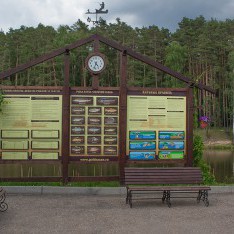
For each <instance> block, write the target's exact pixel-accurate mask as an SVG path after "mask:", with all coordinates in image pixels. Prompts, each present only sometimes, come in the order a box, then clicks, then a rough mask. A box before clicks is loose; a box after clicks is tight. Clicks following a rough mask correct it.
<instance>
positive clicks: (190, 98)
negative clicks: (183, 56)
mask: <svg viewBox="0 0 234 234" xmlns="http://www.w3.org/2000/svg"><path fill="white" fill-rule="evenodd" d="M193 113H194V100H193V85H192V84H191V85H190V86H189V88H188V91H187V127H186V132H187V134H186V143H187V144H186V146H187V162H186V166H189V167H191V166H192V165H193V121H194V120H193Z"/></svg>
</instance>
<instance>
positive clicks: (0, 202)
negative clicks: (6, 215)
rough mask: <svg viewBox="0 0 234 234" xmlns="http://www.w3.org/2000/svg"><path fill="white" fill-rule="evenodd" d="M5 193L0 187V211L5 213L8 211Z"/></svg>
mask: <svg viewBox="0 0 234 234" xmlns="http://www.w3.org/2000/svg"><path fill="white" fill-rule="evenodd" d="M5 199H6V192H5V191H4V190H3V188H2V187H0V211H1V212H3V211H6V210H7V209H8V205H7V204H6V202H5Z"/></svg>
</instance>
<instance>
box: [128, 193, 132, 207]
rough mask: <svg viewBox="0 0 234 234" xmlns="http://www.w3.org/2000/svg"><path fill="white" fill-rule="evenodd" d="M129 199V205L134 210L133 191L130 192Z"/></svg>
mask: <svg viewBox="0 0 234 234" xmlns="http://www.w3.org/2000/svg"><path fill="white" fill-rule="evenodd" d="M128 196H129V199H128V203H129V205H130V208H132V191H130V192H129V195H128Z"/></svg>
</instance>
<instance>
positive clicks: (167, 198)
mask: <svg viewBox="0 0 234 234" xmlns="http://www.w3.org/2000/svg"><path fill="white" fill-rule="evenodd" d="M170 198H171V193H170V191H166V202H167V205H168V207H169V208H170V207H171V202H170Z"/></svg>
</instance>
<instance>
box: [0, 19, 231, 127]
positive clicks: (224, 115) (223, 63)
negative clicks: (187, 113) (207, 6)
mask: <svg viewBox="0 0 234 234" xmlns="http://www.w3.org/2000/svg"><path fill="white" fill-rule="evenodd" d="M178 25H179V28H178V29H177V30H176V32H174V33H171V32H170V31H169V30H168V29H165V28H161V29H160V28H159V27H158V26H156V25H151V26H148V27H145V26H144V27H142V28H133V27H131V26H130V25H128V24H127V23H125V22H122V21H121V19H120V18H117V19H116V21H115V22H114V23H109V24H108V23H107V22H106V21H104V20H102V21H101V23H100V25H98V26H96V27H91V28H89V27H88V25H87V24H86V23H84V22H82V21H81V20H79V19H78V20H77V22H75V23H74V24H72V25H60V26H59V27H58V28H57V29H54V28H53V27H51V26H45V25H43V24H39V25H38V26H37V27H35V28H34V27H26V26H21V27H20V28H18V29H13V28H10V30H9V31H8V32H7V33H4V32H3V31H0V71H6V70H8V69H10V68H13V67H16V66H18V65H20V64H24V63H26V62H29V61H31V60H33V59H35V58H37V57H39V56H41V55H43V54H45V53H49V52H52V51H53V50H55V49H58V48H61V47H65V46H66V45H67V44H71V43H74V42H76V41H77V40H80V39H82V38H86V37H88V36H90V35H91V34H96V33H98V34H100V35H103V36H105V37H107V38H109V39H112V40H114V41H117V42H118V43H120V44H123V45H124V46H128V47H130V48H132V49H133V50H134V51H136V52H138V53H140V54H143V55H145V56H147V57H150V58H151V59H153V60H155V61H158V62H159V63H161V64H162V65H165V66H167V67H168V68H170V69H171V70H174V71H177V72H180V73H182V74H183V75H184V76H186V77H188V78H191V79H192V80H193V81H194V82H200V83H202V84H204V85H208V86H211V87H212V88H213V89H216V90H218V91H219V92H218V97H217V98H215V97H213V96H211V95H209V94H208V92H203V93H202V94H201V92H200V91H195V92H194V101H195V103H194V104H195V109H196V107H197V106H199V107H202V109H201V108H199V109H197V110H195V114H194V127H195V128H196V127H198V124H197V119H198V118H199V117H200V116H201V115H203V114H204V115H207V116H210V117H212V122H211V124H212V126H214V127H226V128H230V127H232V122H233V100H234V99H233V85H234V82H233V81H234V69H233V64H234V63H233V60H234V59H233V58H234V56H233V54H234V53H233V51H234V47H233V45H234V30H233V28H234V20H230V19H227V20H226V21H217V20H214V19H212V20H206V19H205V18H204V17H203V16H199V17H196V18H195V19H189V18H186V17H184V18H183V19H182V20H181V22H179V23H178ZM214 38H215V40H214ZM92 48H93V47H92V44H91V43H89V44H85V45H84V46H81V47H78V48H77V49H74V50H72V51H70V84H71V85H72V86H85V87H87V86H91V83H92V82H91V81H92V77H91V75H90V74H89V73H88V72H87V70H86V69H85V58H86V57H87V55H88V54H89V53H90V52H92ZM100 51H101V52H102V53H104V54H105V55H106V57H107V59H108V65H107V67H106V69H105V71H104V72H103V73H102V74H101V75H100V85H101V86H105V87H106V86H107V87H118V86H119V77H120V76H121V74H120V66H121V63H120V58H121V52H120V53H119V51H116V50H114V49H113V48H110V47H108V46H106V45H104V44H103V43H100ZM127 66H128V67H127V69H128V72H127V83H128V85H129V86H134V87H156V88H160V87H162V88H171V87H173V88H176V87H182V88H184V87H186V84H185V83H184V82H182V81H180V80H178V79H176V78H173V77H171V76H169V75H167V74H165V73H163V72H162V71H161V70H158V69H155V68H152V67H151V66H148V65H146V64H144V63H142V62H141V61H137V60H135V59H133V58H131V57H130V56H129V57H128V63H127ZM63 78H64V57H63V55H61V56H58V57H56V58H53V59H51V60H48V61H45V62H43V63H41V64H38V65H37V66H34V67H32V68H29V69H26V70H25V71H22V72H20V73H17V74H15V75H12V76H11V77H10V78H9V79H7V80H3V81H0V82H1V85H23V86H34V85H40V86H60V85H63ZM202 100H203V101H202Z"/></svg>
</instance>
